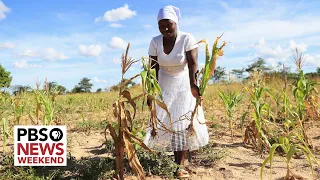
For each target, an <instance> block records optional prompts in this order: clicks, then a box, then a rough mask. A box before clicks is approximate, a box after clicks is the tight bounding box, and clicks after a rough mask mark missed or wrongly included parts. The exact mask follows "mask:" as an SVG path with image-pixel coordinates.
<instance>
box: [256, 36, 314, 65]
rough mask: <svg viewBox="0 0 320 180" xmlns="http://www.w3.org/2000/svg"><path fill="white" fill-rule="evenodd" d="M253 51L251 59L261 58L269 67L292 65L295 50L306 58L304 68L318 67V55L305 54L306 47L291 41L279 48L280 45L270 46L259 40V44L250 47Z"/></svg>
mask: <svg viewBox="0 0 320 180" xmlns="http://www.w3.org/2000/svg"><path fill="white" fill-rule="evenodd" d="M250 47H251V48H253V49H254V50H255V52H254V54H253V57H252V58H253V59H256V58H257V57H261V58H263V59H265V61H266V62H267V64H269V65H270V66H271V67H276V66H277V65H278V62H284V63H286V64H289V65H293V60H292V56H293V55H294V54H295V50H296V48H297V49H298V50H299V52H303V54H304V57H305V58H306V61H305V65H306V66H320V56H319V55H310V54H309V53H306V52H307V45H306V44H304V43H297V42H295V41H293V40H291V41H289V43H288V44H287V45H286V46H284V47H281V46H280V45H276V46H273V47H272V46H270V45H269V44H267V43H266V41H265V40H264V39H263V38H261V39H260V40H259V42H257V43H255V44H252V45H251V46H250Z"/></svg>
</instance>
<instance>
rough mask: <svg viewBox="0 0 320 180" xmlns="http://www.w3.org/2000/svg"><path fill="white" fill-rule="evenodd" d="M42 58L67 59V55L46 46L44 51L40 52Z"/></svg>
mask: <svg viewBox="0 0 320 180" xmlns="http://www.w3.org/2000/svg"><path fill="white" fill-rule="evenodd" d="M41 58H42V59H44V60H48V61H55V60H65V59H68V57H67V56H65V55H64V54H63V53H61V52H57V51H56V50H55V49H53V48H47V49H45V51H44V53H43V54H42V57H41Z"/></svg>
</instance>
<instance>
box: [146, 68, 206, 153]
mask: <svg viewBox="0 0 320 180" xmlns="http://www.w3.org/2000/svg"><path fill="white" fill-rule="evenodd" d="M158 76H159V77H158V78H159V85H160V87H161V89H162V95H163V99H164V102H165V104H166V105H167V107H168V110H169V112H170V115H171V119H172V121H171V122H170V119H169V116H168V114H167V112H166V111H165V110H163V109H162V108H161V107H159V106H157V107H156V112H157V113H156V114H157V118H158V119H159V120H160V121H161V122H162V123H163V124H164V125H165V126H166V127H168V128H169V129H171V131H172V132H170V131H168V130H165V129H164V128H163V127H162V126H161V125H158V130H157V135H156V136H155V137H152V135H151V132H152V127H151V125H150V122H149V127H148V128H147V131H146V137H145V139H144V143H145V144H146V145H147V146H148V147H150V148H151V149H153V150H155V151H184V150H195V149H199V148H200V147H201V146H205V145H206V144H208V142H209V134H208V129H207V126H206V125H205V124H202V123H203V122H205V118H204V113H203V109H202V107H201V106H198V111H197V114H196V115H195V117H194V129H195V132H196V133H195V135H194V136H190V135H189V134H188V131H187V130H186V129H187V128H188V126H189V125H190V122H191V121H190V119H191V114H192V111H193V110H194V107H195V104H196V98H194V97H193V95H192V93H191V90H190V81H189V70H188V69H186V70H184V71H183V72H180V73H179V74H178V75H168V74H166V73H165V72H164V71H163V70H161V69H160V71H159V74H158ZM199 122H201V123H199Z"/></svg>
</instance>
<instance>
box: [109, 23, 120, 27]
mask: <svg viewBox="0 0 320 180" xmlns="http://www.w3.org/2000/svg"><path fill="white" fill-rule="evenodd" d="M110 27H113V28H121V27H123V25H122V24H118V23H111V24H110Z"/></svg>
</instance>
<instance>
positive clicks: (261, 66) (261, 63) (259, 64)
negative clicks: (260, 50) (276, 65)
mask: <svg viewBox="0 0 320 180" xmlns="http://www.w3.org/2000/svg"><path fill="white" fill-rule="evenodd" d="M254 69H257V70H262V71H269V70H270V68H268V67H266V62H265V60H264V59H262V58H258V60H257V61H255V62H253V63H252V64H250V65H249V66H248V67H247V68H246V69H245V71H246V72H251V71H253V70H254Z"/></svg>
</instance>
